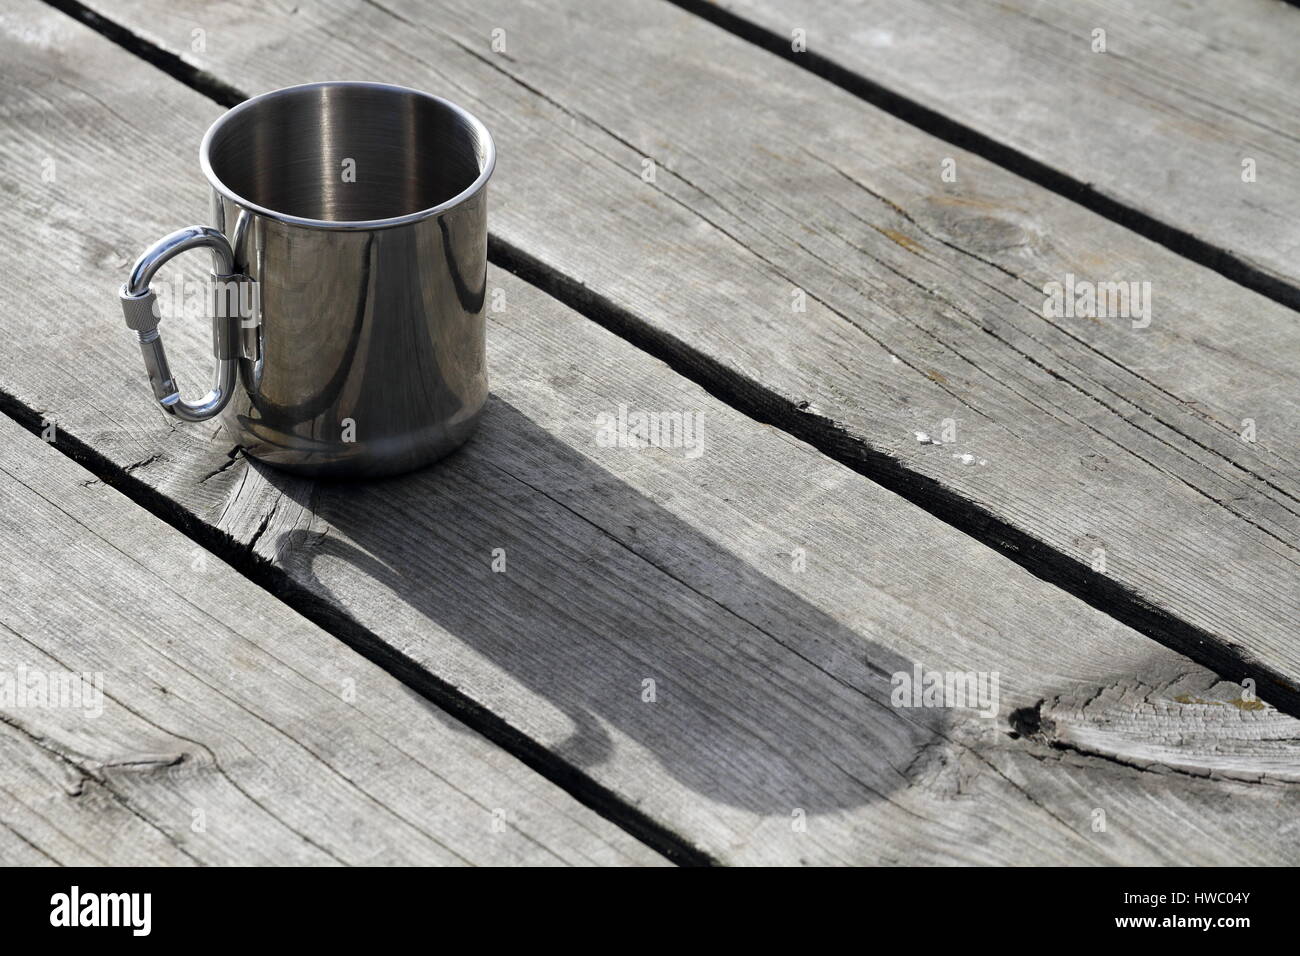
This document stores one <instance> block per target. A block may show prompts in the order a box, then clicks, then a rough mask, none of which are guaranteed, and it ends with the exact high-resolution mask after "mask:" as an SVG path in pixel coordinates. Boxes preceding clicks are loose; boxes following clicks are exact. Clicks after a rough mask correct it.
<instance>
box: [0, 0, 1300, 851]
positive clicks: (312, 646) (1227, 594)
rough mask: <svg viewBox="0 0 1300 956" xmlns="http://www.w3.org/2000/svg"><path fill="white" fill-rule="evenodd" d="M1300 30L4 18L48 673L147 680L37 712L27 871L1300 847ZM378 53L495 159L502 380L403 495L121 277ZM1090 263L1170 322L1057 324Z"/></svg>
mask: <svg viewBox="0 0 1300 956" xmlns="http://www.w3.org/2000/svg"><path fill="white" fill-rule="evenodd" d="M1098 28H1100V29H1104V30H1105V31H1106V32H1105V40H1106V49H1105V51H1104V52H1101V51H1094V49H1093V47H1094V45H1095V43H1096V37H1095V34H1094V30H1096V29H1098ZM195 31H199V32H198V33H196V32H195ZM494 31H504V33H503V34H497V36H498V37H504V42H505V49H504V50H500V49H497V50H494V49H493V45H492V44H493V35H494ZM797 31H803V33H802V35H803V36H806V43H807V49H806V50H798V51H796V50H793V49H792V48H791V37H792V36H794V35H796V33H797ZM1298 44H1300V9H1297V8H1295V7H1291V6H1287V5H1285V4H1282V3H1280V2H1275V0H1241V2H1240V3H1236V4H1234V5H1233V8H1232V11H1231V12H1230V13H1229V12H1228V11H1226V10H1224V9H1222V8H1221V5H1218V4H1214V3H1212V2H1210V0H1195V2H1190V3H1187V2H1184V3H1178V4H1174V3H1164V2H1161V3H1138V2H1135V0H1133V2H1102V0H1086V2H1072V3H1064V2H1062V3H1051V4H1043V3H1037V2H1033V3H1031V2H1028V0H1010V2H1003V3H998V4H993V3H956V2H945V0H906V2H894V0H889V2H886V0H805V2H798V3H786V2H779V0H726V2H722V3H719V4H716V5H714V4H708V3H704V2H702V0H683V2H681V3H668V2H664V0H639V2H636V3H627V2H618V0H590V2H586V3H582V4H576V3H573V2H570V0H535V2H532V3H529V4H527V5H520V4H516V3H514V2H511V0H438V2H436V3H431V4H425V3H421V2H418V0H298V2H296V3H294V4H288V3H284V4H280V3H275V4H266V5H257V4H235V3H224V2H223V3H215V4H214V3H201V2H198V0H176V2H169V3H166V4H159V3H156V2H152V0H89V2H87V3H86V4H85V5H83V4H82V3H79V2H75V0H51V2H50V3H48V4H47V3H43V2H41V0H0V62H3V63H4V65H5V66H4V69H3V71H0V90H2V92H0V111H2V113H0V131H2V133H0V161H2V162H3V165H2V166H0V170H2V174H3V175H2V177H0V189H3V196H4V199H5V202H4V204H3V206H2V207H0V249H2V250H3V252H4V255H5V259H6V269H5V274H4V277H3V279H0V294H2V295H3V297H4V298H3V306H4V313H5V315H6V316H7V322H8V330H7V334H6V335H5V336H4V338H3V343H4V344H3V349H4V352H3V361H2V362H0V410H2V411H3V412H4V415H3V416H0V502H2V505H3V507H2V510H0V567H3V568H4V569H5V585H4V587H3V588H0V676H4V675H8V674H14V673H18V672H19V671H29V672H30V671H39V672H42V673H51V674H52V673H67V672H75V673H79V674H80V673H88V674H98V675H102V681H103V695H104V700H103V708H102V714H100V715H97V716H94V717H91V716H89V715H88V713H87V712H86V710H85V708H80V709H78V708H66V707H65V708H56V707H40V706H31V705H28V706H19V705H18V704H17V703H15V702H12V701H11V702H4V701H3V697H0V863H23V864H27V863H32V864H40V863H45V864H49V863H55V864H59V863H62V864H67V863H107V864H127V863H148V864H155V863H156V864H182V865H184V864H205V863H206V864H229V863H255V864H271V863H307V864H337V863H343V864H358V863H393V864H398V863H401V864H415V863H421V864H462V863H463V864H479V865H492V864H588V865H590V864H596V865H629V864H631V865H656V864H659V865H662V864H665V863H721V864H792V865H797V864H814V865H815V864H871V863H983V864H1001V863H1021V864H1056V863H1082V864H1139V863H1152V864H1188V863H1209V864H1213V863H1241V862H1256V863H1270V864H1283V863H1291V864H1293V863H1296V862H1297V861H1300V823H1298V822H1297V821H1300V723H1298V722H1297V720H1296V717H1297V716H1300V442H1298V441H1297V436H1300V316H1297V314H1296V309H1297V308H1300V248H1298V247H1300V227H1297V226H1296V224H1295V222H1296V214H1297V208H1298V207H1297V203H1298V202H1300V186H1297V179H1296V177H1295V175H1294V166H1295V165H1296V163H1297V162H1298V161H1300V126H1297V124H1296V121H1295V116H1296V114H1297V110H1296V109H1295V108H1294V105H1295V104H1294V103H1293V102H1292V101H1293V100H1294V99H1295V98H1296V97H1297V95H1300V94H1298V93H1297V89H1300V86H1298V84H1297V80H1300V76H1297V70H1300V66H1297V61H1296V59H1295V56H1294V51H1295V49H1296V47H1297V45H1298ZM498 46H499V43H498ZM331 78H346V79H373V80H384V81H388V82H394V83H400V84H404V85H408V86H414V87H418V88H421V89H425V90H429V91H430V92H434V93H438V94H440V95H445V96H447V97H449V98H450V99H453V100H456V101H458V102H460V103H462V104H463V105H465V106H466V107H467V108H469V109H470V110H471V111H472V112H474V113H475V114H477V115H478V116H480V117H481V118H482V119H483V120H484V121H485V122H486V123H487V125H488V126H489V127H490V128H491V130H492V132H493V134H494V136H495V138H496V140H497V146H498V151H499V162H498V168H497V171H496V174H495V176H494V178H493V180H492V183H491V186H490V209H491V212H490V219H489V222H490V227H491V233H492V238H491V243H490V258H491V263H492V265H491V269H490V275H489V285H490V287H491V288H493V289H494V290H500V292H499V298H500V301H502V302H504V304H505V308H504V309H503V310H502V311H499V312H496V311H494V312H490V313H489V340H488V341H489V364H490V369H489V374H490V380H491V385H492V398H491V399H490V402H489V408H488V414H487V417H486V419H485V422H484V424H483V426H482V428H481V430H480V432H479V433H478V434H477V435H476V437H475V438H474V439H473V440H472V441H471V442H470V443H469V444H468V445H467V446H466V447H465V448H464V449H462V450H461V451H459V452H457V453H456V454H454V455H453V456H451V457H450V458H448V459H446V460H445V461H444V462H442V463H439V464H438V465H435V466H434V467H431V468H429V469H427V470H425V471H422V472H419V473H416V474H413V475H409V476H406V477H403V478H399V479H394V480H388V481H384V482H375V483H370V484H339V483H313V482H310V481H307V480H303V479H299V478H293V477H289V476H286V475H284V474H281V473H279V472H276V471H274V470H271V469H268V468H266V467H264V466H262V465H260V464H258V463H256V462H252V461H250V460H248V459H247V458H245V457H244V456H243V455H242V453H241V452H240V450H239V449H238V448H237V447H233V446H232V443H231V442H230V441H228V440H227V439H225V438H224V436H223V435H222V433H221V432H220V430H219V429H218V428H217V427H216V426H215V425H198V426H185V425H179V424H176V423H175V422H173V421H170V420H168V419H167V418H165V416H163V415H162V414H161V413H160V412H159V411H158V410H157V408H156V406H155V405H154V403H153V402H152V400H151V399H150V397H149V394H148V388H147V385H146V383H145V382H144V381H143V376H142V374H141V373H140V372H139V370H138V363H139V357H138V350H137V347H136V345H135V343H134V342H133V340H132V339H131V337H130V336H129V335H128V334H126V333H125V332H124V330H123V329H122V327H121V323H120V318H119V317H118V316H117V314H116V308H117V307H116V303H115V302H114V301H113V299H114V295H115V291H116V288H117V286H118V285H120V283H121V282H122V280H123V278H124V276H125V273H126V270H127V269H128V268H129V265H130V263H131V261H132V260H133V259H134V257H135V256H136V255H137V254H138V252H139V251H140V250H142V249H143V248H144V247H145V245H146V244H147V243H148V242H150V241H152V240H153V239H154V238H156V237H157V236H159V235H161V234H163V233H164V232H168V231H170V230H172V229H174V228H178V227H179V226H182V225H185V224H188V223H190V222H203V221H205V219H206V215H207V187H206V184H205V183H204V182H203V179H202V176H201V175H200V173H199V170H198V167H197V162H196V158H195V154H196V150H197V146H198V143H199V140H200V139H201V137H202V134H203V132H204V130H205V129H206V128H207V126H208V125H209V124H210V123H211V122H212V120H213V119H215V118H216V117H217V116H219V115H220V114H221V112H222V111H223V109H224V108H225V107H228V106H230V105H233V104H234V103H236V102H238V101H240V100H242V99H244V98H245V97H247V96H250V95H253V94H256V93H260V92H263V91H265V90H268V89H273V88H276V87H280V86H287V85H292V84H295V83H300V82H307V81H312V80H320V79H331ZM1245 160H1253V163H1252V164H1250V166H1249V168H1250V169H1251V170H1252V171H1253V177H1251V178H1243V174H1244V173H1245V172H1246V171H1247V165H1245V164H1244V161H1245ZM647 168H652V169H653V171H654V175H653V178H652V180H650V181H647V175H646V170H647ZM945 173H951V174H953V175H945ZM168 268H169V269H175V270H177V273H178V274H180V273H181V272H183V271H184V270H185V269H190V268H193V269H194V274H195V275H196V276H197V275H199V274H200V270H199V268H198V267H197V266H195V264H194V263H187V264H186V265H184V266H182V265H181V264H180V263H178V264H177V265H176V266H174V267H168ZM1070 276H1072V277H1074V278H1075V279H1077V280H1079V281H1091V282H1110V281H1125V282H1138V283H1149V284H1150V285H1149V288H1150V290H1151V293H1150V298H1149V300H1148V304H1149V305H1150V314H1149V316H1143V317H1138V318H1130V317H1115V316H1104V315H1103V316H1098V317H1073V316H1071V317H1065V316H1056V315H1045V308H1044V303H1045V299H1046V295H1045V293H1044V288H1045V286H1046V285H1047V284H1049V283H1053V282H1059V283H1065V282H1067V277H1070ZM799 306H803V308H802V309H800V308H799ZM1148 318H1149V321H1146V319H1148ZM168 334H169V335H170V341H169V345H170V346H171V347H172V348H173V352H174V356H173V358H174V364H175V366H176V367H177V368H178V369H186V370H188V369H191V368H197V367H200V365H201V363H203V361H204V359H203V355H204V353H205V350H206V349H207V347H208V335H209V332H208V330H207V329H206V328H205V327H204V325H203V324H202V323H201V322H183V321H178V322H173V323H171V324H170V325H169V327H168ZM620 406H626V407H627V408H629V409H639V410H664V411H675V412H681V413H684V414H696V415H698V416H699V420H700V421H701V422H702V423H703V444H702V451H701V453H700V454H698V455H695V454H692V453H687V450H684V449H661V448H645V449H640V450H637V449H628V448H621V447H605V445H603V444H602V443H600V442H598V441H597V435H596V433H597V425H596V420H597V416H600V415H602V414H611V413H617V411H618V409H619V408H620ZM51 426H53V427H52V428H51ZM1243 435H1245V436H1246V437H1243ZM43 438H44V439H45V441H42V439H43ZM500 549H503V550H504V554H505V556H506V567H505V570H504V573H498V572H497V571H494V569H493V559H494V553H497V554H499V553H500ZM916 668H920V669H922V671H923V672H942V673H954V672H960V673H966V672H974V673H975V674H977V675H981V676H984V675H993V674H996V675H997V679H998V691H999V699H998V701H997V706H996V713H994V714H993V715H991V716H985V715H982V714H981V713H980V712H979V710H980V709H979V708H978V707H977V706H964V707H929V706H923V707H908V706H898V700H897V699H896V698H897V695H896V694H895V693H894V689H895V685H896V684H897V683H898V680H897V678H896V675H899V674H907V675H911V674H913V673H915V669H916ZM10 704H12V706H10Z"/></svg>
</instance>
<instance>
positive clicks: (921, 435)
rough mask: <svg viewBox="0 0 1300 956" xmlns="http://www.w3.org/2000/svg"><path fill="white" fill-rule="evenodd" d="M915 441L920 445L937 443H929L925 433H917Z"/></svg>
mask: <svg viewBox="0 0 1300 956" xmlns="http://www.w3.org/2000/svg"><path fill="white" fill-rule="evenodd" d="M916 440H917V441H919V442H920V443H921V444H922V445H930V444H936V445H937V444H938V442H933V441H931V439H930V436H929V435H927V434H926V433H925V432H917V433H916Z"/></svg>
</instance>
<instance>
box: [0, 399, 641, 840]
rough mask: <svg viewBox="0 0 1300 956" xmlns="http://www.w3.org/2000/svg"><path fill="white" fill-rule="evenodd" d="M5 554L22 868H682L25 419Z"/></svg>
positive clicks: (0, 437)
mask: <svg viewBox="0 0 1300 956" xmlns="http://www.w3.org/2000/svg"><path fill="white" fill-rule="evenodd" d="M0 565H2V566H3V567H4V568H5V587H4V588H3V590H0V762H2V763H3V766H4V773H3V775H2V779H0V822H2V824H3V825H2V826H0V832H7V834H8V835H9V839H7V840H5V841H4V842H0V851H3V852H4V853H5V856H4V857H3V861H4V862H5V863H7V864H8V863H20V862H21V863H27V862H33V858H34V857H40V858H44V859H45V861H46V862H57V863H62V864H93V865H105V864H114V865H121V864H136V865H138V864H168V865H176V864H184V865H192V864H196V863H217V864H287V863H296V864H337V863H367V864H379V863H386V864H392V863H404V864H414V863H421V864H474V863H478V864H506V863H513V864H557V863H588V864H589V863H606V864H609V863H655V862H659V863H662V862H664V861H663V860H662V858H660V857H659V856H658V855H657V854H655V853H654V852H653V851H651V850H649V849H648V848H646V847H644V846H642V845H641V844H639V843H637V841H635V840H633V839H632V838H631V837H629V836H628V835H627V834H625V833H623V832H622V831H620V830H619V829H618V828H616V827H615V826H613V825H612V824H610V823H608V822H607V821H605V820H602V819H601V818H600V817H598V816H597V815H596V814H595V813H594V812H592V811H590V810H588V809H587V808H585V807H583V806H581V805H580V804H578V803H577V801H576V800H574V799H573V798H572V797H570V796H569V795H567V794H565V793H563V792H562V791H560V790H559V789H558V788H557V787H555V786H554V785H552V784H550V783H549V782H547V781H546V780H544V779H543V778H541V777H540V776H538V775H537V774H536V773H535V772H533V771H531V770H529V769H528V768H526V767H524V766H523V765H522V764H520V763H519V762H518V761H516V760H515V759H514V758H512V757H510V756H509V755H508V754H506V753H505V752H504V751H502V750H500V749H499V748H497V747H496V746H494V745H493V744H490V743H488V742H487V741H485V740H483V739H482V738H481V737H479V736H478V735H477V734H475V733H473V732H471V731H470V730H469V729H468V728H466V727H464V726H463V725H460V724H458V722H457V721H455V720H454V719H452V718H451V717H449V716H448V715H447V714H445V713H442V712H440V711H438V710H437V709H436V708H433V707H431V706H430V705H428V704H427V703H426V702H424V701H421V700H420V699H419V698H416V697H415V696H414V695H413V694H411V692H410V691H409V690H408V689H407V688H406V687H404V686H402V685H401V684H400V683H399V682H398V681H397V680H395V679H394V678H392V677H390V676H389V675H387V674H385V673H384V672H383V671H381V670H379V668H377V667H375V666H374V665H372V664H370V663H369V662H367V661H365V660H363V659H362V658H361V657H360V656H359V655H357V654H355V653H354V652H352V651H350V650H348V649H347V648H346V647H344V646H343V645H341V644H340V643H339V642H338V641H337V640H336V639H335V638H333V637H332V636H330V635H329V634H326V633H324V632H323V631H321V630H320V629H318V628H316V627H315V626H313V625H312V624H310V623H309V622H307V621H306V620H304V619H303V618H302V617H300V616H299V615H298V614H296V613H295V612H293V611H291V610H290V609H288V608H287V607H285V606H284V605H282V604H280V603H279V602H278V601H277V600H276V599H275V598H273V597H271V595H269V594H268V593H266V592H265V591H263V590H262V589H260V588H258V587H257V586H256V585H254V584H252V583H251V582H249V581H248V580H246V579H245V578H244V577H242V576H241V575H239V574H238V573H237V572H235V571H234V570H232V569H231V568H229V567H228V566H227V565H225V564H223V563H221V562H220V561H218V560H217V559H216V558H214V557H212V556H211V555H206V554H204V553H203V552H202V551H201V550H199V549H196V548H195V546H194V542H192V541H191V540H189V539H188V538H186V537H185V536H184V535H182V534H180V533H179V532H178V531H175V530H173V529H172V528H169V527H168V526H167V525H165V524H164V523H163V522H162V521H160V520H158V519H157V518H154V517H153V516H151V515H150V514H148V513H147V512H145V511H143V510H142V509H140V508H139V507H137V506H136V505H134V504H132V503H131V502H130V501H128V500H127V499H126V498H124V497H123V496H122V495H121V494H119V493H118V492H116V491H114V490H112V489H110V488H107V487H106V486H104V485H103V484H100V483H98V482H96V481H95V480H94V479H93V478H92V476H91V475H90V474H89V473H88V472H86V471H85V470H84V469H82V468H80V467H78V466H77V465H76V464H74V463H73V462H72V461H70V460H69V459H67V458H66V457H64V456H63V455H61V454H60V453H59V452H57V451H55V450H54V449H53V448H51V447H49V446H48V445H47V444H45V443H44V442H42V441H41V440H40V439H38V438H37V437H35V436H33V435H30V434H28V433H27V432H25V431H23V430H22V429H21V428H19V427H18V426H17V425H16V424H15V423H14V422H13V421H12V420H10V419H9V418H7V417H0ZM71 674H77V675H82V674H84V675H87V676H86V680H87V681H88V682H89V683H88V684H83V685H81V688H80V689H78V691H76V694H77V696H70V695H69V694H65V695H64V696H63V697H56V696H54V694H53V691H49V692H46V691H41V694H42V696H41V697H39V698H38V697H36V696H34V695H35V693H36V688H38V687H41V686H48V684H47V683H46V682H49V681H57V680H64V679H66V676H67V675H71ZM19 687H21V688H23V689H22V690H21V691H20V690H18V689H16V688H19ZM90 688H97V690H98V691H99V692H100V693H102V696H98V695H97V694H96V693H95V692H94V691H91V690H90ZM87 691H89V693H87ZM46 693H48V694H49V695H50V696H44V695H45V694H46ZM56 702H57V703H58V704H59V705H60V706H52V705H53V704H54V703H56ZM10 852H13V854H14V855H13V856H9V855H8V854H9V853H10Z"/></svg>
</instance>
